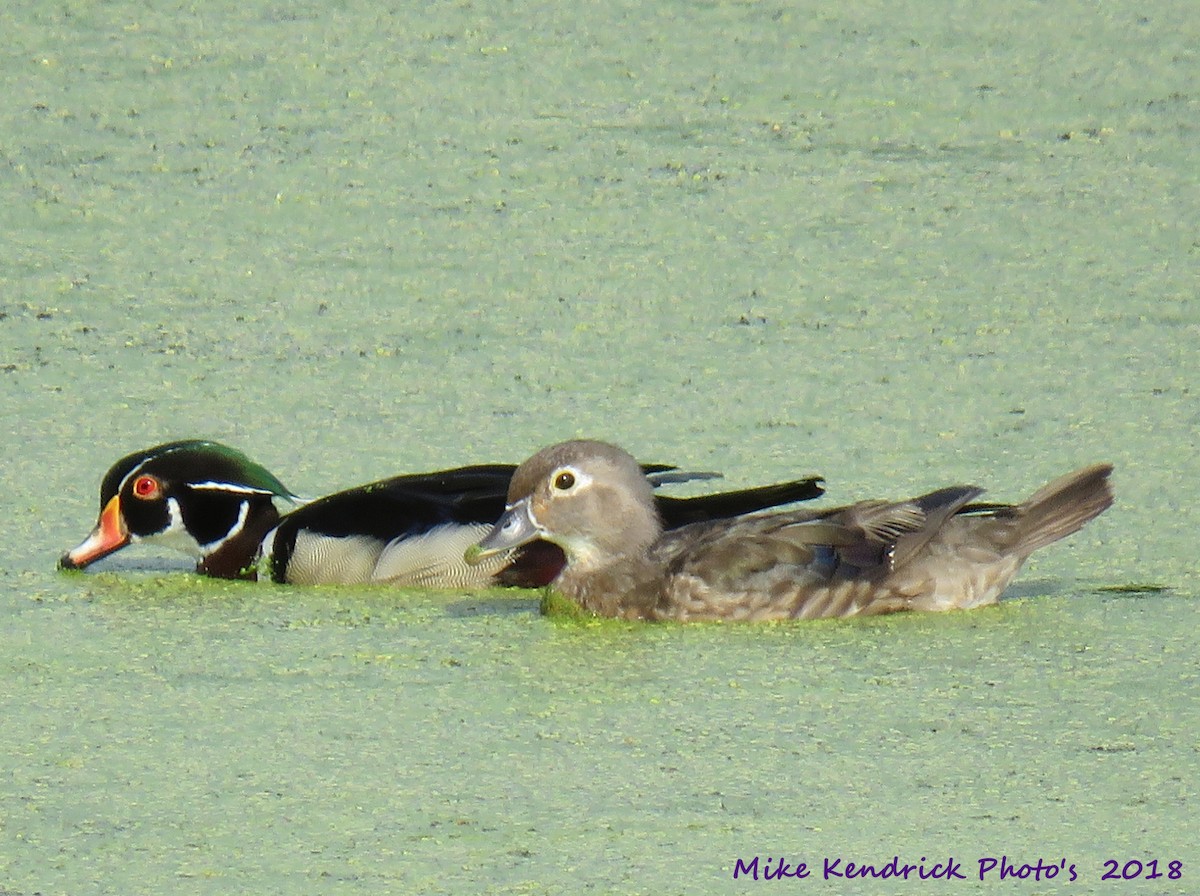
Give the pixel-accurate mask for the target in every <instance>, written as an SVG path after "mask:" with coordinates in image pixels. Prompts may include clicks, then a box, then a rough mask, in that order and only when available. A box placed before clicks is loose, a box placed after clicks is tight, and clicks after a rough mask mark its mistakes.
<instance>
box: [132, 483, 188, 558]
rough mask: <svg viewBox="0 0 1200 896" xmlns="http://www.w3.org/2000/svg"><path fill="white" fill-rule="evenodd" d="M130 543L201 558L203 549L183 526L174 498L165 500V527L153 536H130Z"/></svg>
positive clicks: (177, 504)
mask: <svg viewBox="0 0 1200 896" xmlns="http://www.w3.org/2000/svg"><path fill="white" fill-rule="evenodd" d="M129 540H130V541H133V542H140V543H142V544H160V545H162V546H163V547H165V548H170V549H171V550H174V551H181V552H183V553H184V554H188V555H189V556H192V557H196V558H202V557H203V556H204V554H205V549H204V548H202V547H201V546H200V544H199V543H198V542H197V541H196V539H194V538H192V536H191V535H190V534H189V533H188V530H187V529H186V528H185V527H184V525H183V514H181V513H180V512H179V502H178V501H176V500H175V499H174V498H168V499H167V527H166V528H165V529H163V530H162V531H161V532H155V533H154V534H153V535H131V536H130V537H129Z"/></svg>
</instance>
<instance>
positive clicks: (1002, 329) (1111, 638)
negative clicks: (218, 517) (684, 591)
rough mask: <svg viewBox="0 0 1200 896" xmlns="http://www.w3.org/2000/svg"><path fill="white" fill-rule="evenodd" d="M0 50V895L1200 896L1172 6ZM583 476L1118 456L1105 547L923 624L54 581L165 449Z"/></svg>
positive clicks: (92, 18) (1188, 118)
mask: <svg viewBox="0 0 1200 896" xmlns="http://www.w3.org/2000/svg"><path fill="white" fill-rule="evenodd" d="M0 33H4V34H5V40H6V49H7V52H6V53H5V54H4V55H3V57H2V59H0V78H2V79H3V80H2V86H3V88H4V95H5V102H4V103H3V104H0V116H2V117H0V152H2V154H3V160H4V166H3V168H0V172H2V176H0V191H2V193H0V198H2V201H0V233H2V235H3V239H2V240H0V258H2V259H3V264H0V289H2V292H0V411H2V412H3V419H4V421H5V424H6V427H5V434H4V440H5V441H4V452H3V461H2V462H0V476H2V477H3V478H2V480H0V482H2V484H3V491H4V494H5V496H6V501H5V508H6V511H7V520H8V525H7V527H6V529H5V533H6V537H5V539H4V540H3V542H4V543H3V546H2V547H0V642H2V645H3V646H2V649H0V663H2V670H0V711H2V713H3V715H2V716H0V718H3V720H4V725H3V727H2V729H0V730H2V733H0V745H2V747H3V755H4V756H5V757H6V764H5V774H4V775H3V776H0V810H2V811H0V892H4V893H12V894H34V893H40V894H82V893H114V894H115V893H120V894H130V893H163V892H171V893H221V894H228V893H285V894H291V893H296V894H301V893H311V892H317V891H319V892H335V893H372V894H377V893H432V894H438V893H462V892H473V893H483V894H573V893H579V892H612V893H630V894H633V893H647V894H649V893H654V894H663V893H688V894H691V893H723V892H747V891H750V890H753V889H757V888H758V887H767V886H775V887H776V888H788V889H791V890H801V889H805V890H809V891H818V892H822V893H830V894H833V893H843V892H862V893H876V892H877V893H901V892H914V893H915V892H923V891H925V890H928V889H932V888H940V889H943V890H945V891H947V892H961V893H973V892H979V893H991V892H994V893H1000V892H1018V893H1029V894H1034V893H1057V892H1064V893H1066V892H1070V893H1113V892H1125V891H1130V892H1154V893H1191V892H1194V891H1195V888H1196V879H1197V874H1200V855H1198V854H1197V850H1196V848H1195V846H1194V844H1195V842H1196V840H1197V837H1196V825H1195V818H1196V816H1197V805H1196V803H1197V796H1196V791H1195V782H1196V781H1197V780H1200V759H1198V756H1200V712H1198V710H1197V701H1196V693H1197V686H1198V676H1200V650H1198V649H1197V648H1196V645H1195V636H1194V633H1195V631H1196V623H1197V603H1196V600H1197V597H1198V596H1200V578H1198V576H1197V571H1196V561H1195V537H1194V531H1195V528H1196V511H1195V507H1196V506H1197V503H1198V501H1200V487H1198V486H1197V482H1198V481H1200V461H1197V459H1196V452H1195V450H1194V449H1195V442H1196V432H1197V427H1198V425H1200V402H1198V400H1197V395H1198V391H1197V390H1198V389H1200V384H1198V383H1197V370H1198V369H1200V368H1198V367H1197V364H1196V361H1195V346H1196V344H1197V340H1198V337H1200V311H1198V310H1197V305H1196V290H1197V285H1198V284H1200V259H1198V256H1197V251H1198V250H1197V231H1196V222H1197V220H1200V184H1198V180H1200V175H1198V173H1197V172H1200V167H1198V166H1197V165H1196V151H1195V146H1196V144H1197V137H1198V133H1197V130H1198V122H1200V114H1198V113H1200V108H1198V106H1197V103H1198V100H1197V96H1196V92H1195V90H1196V87H1195V85H1196V83H1197V73H1198V72H1200V60H1198V57H1197V50H1196V47H1197V46H1200V24H1198V20H1197V19H1196V16H1195V15H1194V11H1193V10H1192V9H1191V7H1190V6H1189V5H1188V4H1184V3H1173V2H1169V0H1163V2H1157V0H1156V2H1151V3H1148V4H1129V3H1116V4H1105V5H1104V6H1103V7H1097V6H1095V5H1093V4H1082V3H1065V4H1055V5H1051V6H1045V5H1039V6H1034V5H1030V4H1024V3H1015V2H1005V3H1001V4H999V5H992V6H989V7H987V8H986V9H973V10H970V11H968V10H966V9H963V8H959V6H957V5H954V4H940V3H903V4H900V5H895V4H891V5H887V4H860V5H857V6H855V7H853V8H849V9H836V10H835V9H834V8H833V7H829V8H825V7H824V6H822V5H819V4H755V3H712V4H683V3H661V4H655V5H645V4H631V3H615V4H604V5H596V4H558V5H554V4H526V3H517V4H510V5H505V6H496V5H487V4H474V3H469V2H463V3H440V4H428V5H415V4H413V5H411V8H408V7H405V6H400V7H391V8H385V7H381V6H380V5H379V4H366V3H354V2H351V3H345V4H337V5H333V6H326V5H322V4H308V5H304V4H301V5H292V6H279V5H271V4H259V3H249V4H241V5H232V4H231V5H224V4H221V3H210V4H204V5H201V6H195V5H193V6H189V5H168V4H153V5H150V6H147V5H145V4H133V3H124V2H114V3H108V4H65V5H63V4H59V5H49V6H48V5H45V4H32V3H23V4H17V5H10V6H9V7H8V8H7V9H6V10H5V11H4V12H3V13H0ZM577 435H586V436H592V437H599V438H606V439H610V440H613V441H617V442H620V443H621V444H623V445H625V446H626V447H628V448H630V449H631V450H633V451H635V452H636V453H637V454H638V455H639V456H640V457H642V458H644V459H646V460H657V461H669V462H674V463H678V464H681V465H683V466H685V467H689V468H692V469H719V470H722V471H723V472H724V473H725V475H726V480H725V484H726V485H728V486H729V487H740V486H747V485H752V484H755V483H760V482H764V481H768V480H775V479H781V478H790V477H793V476H796V475H806V474H813V473H819V474H822V475H824V476H825V477H826V479H827V485H828V489H829V500H832V501H837V502H843V501H849V500H855V499H860V498H866V497H885V496H890V497H896V496H904V495H909V494H915V493H919V492H921V491H926V490H929V489H931V488H935V487H938V486H941V485H945V484H951V483H958V482H974V483H978V484H979V485H982V486H985V487H987V488H988V489H989V497H992V498H994V499H996V500H1017V499H1021V498H1024V497H1026V496H1027V495H1028V494H1030V493H1031V492H1032V491H1033V490H1034V489H1035V488H1037V487H1038V486H1040V485H1041V484H1043V483H1044V482H1045V481H1047V480H1049V479H1050V478H1052V477H1054V476H1056V475H1058V474H1060V473H1063V472H1066V471H1067V470H1069V469H1072V468H1074V467H1077V466H1082V465H1083V464H1085V463H1090V462H1094V461H1098V460H1109V461H1111V462H1113V463H1114V464H1115V465H1116V474H1115V476H1114V482H1115V487H1116V490H1117V503H1116V505H1115V506H1114V507H1113V508H1112V510H1110V511H1109V512H1108V513H1106V514H1105V515H1104V516H1102V517H1101V518H1100V519H1098V520H1097V521H1095V522H1094V523H1092V524H1091V525H1089V526H1088V527H1087V528H1086V529H1085V530H1084V531H1082V532H1081V533H1079V534H1077V535H1076V536H1073V537H1072V538H1071V539H1069V540H1067V541H1065V542H1063V543H1060V544H1057V545H1055V546H1052V547H1051V548H1048V549H1046V550H1045V551H1043V552H1040V553H1039V554H1038V555H1036V556H1035V557H1034V558H1033V560H1031V562H1030V563H1029V565H1028V567H1027V568H1026V570H1025V572H1024V574H1023V575H1022V577H1021V578H1020V579H1019V580H1018V582H1017V584H1016V585H1015V586H1014V587H1013V588H1012V589H1010V592H1009V595H1008V599H1007V600H1006V601H1005V602H1004V603H1002V604H1001V605H1000V606H999V607H996V608H991V609H987V610H982V611H977V612H972V613H960V614H948V615H944V616H936V617H928V616H927V617H895V618H886V619H874V620H851V621H848V622H819V623H808V624H794V625H767V626H742V627H739V626H733V627H721V626H713V625H697V626H686V627H678V626H638V625H626V624H617V623H611V622H595V621H587V620H578V619H573V618H570V617H569V616H567V615H563V614H558V615H551V616H543V615H541V613H540V612H539V595H536V594H533V595H522V594H513V593H508V592H494V593H458V594H433V593H421V592H407V591H406V592H397V591H391V590H388V589H371V588H353V589H350V588H347V589H310V590H302V589H291V588H272V587H267V586H255V585H249V584H240V583H236V584H231V583H222V582H209V581H203V580H200V579H198V578H196V577H195V576H193V575H190V574H189V573H187V572H186V563H183V562H182V561H181V560H180V559H178V558H175V557H173V556H171V555H169V554H162V553H158V552H155V551H152V550H149V549H130V550H128V551H126V552H124V553H123V554H120V555H117V556H116V557H114V558H112V559H110V560H108V561H104V563H102V564H100V565H98V566H97V567H96V568H95V570H94V571H89V572H87V573H84V574H63V573H59V572H57V571H56V570H55V569H54V564H55V561H56V559H57V557H58V556H59V555H60V554H61V553H62V551H63V550H65V549H66V548H68V547H71V546H73V545H74V544H75V543H77V542H78V540H79V539H80V538H82V536H83V535H84V533H85V532H86V531H87V529H88V528H89V527H90V526H91V524H92V522H93V521H94V517H95V513H96V509H97V508H96V490H97V485H98V483H99V479H100V476H101V475H102V473H103V472H104V470H105V469H106V468H107V467H108V465H109V464H110V463H111V462H112V461H113V460H115V459H116V458H117V457H118V456H120V455H122V454H125V453H127V452H129V451H132V450H134V449H137V448H141V447H145V446H147V445H151V444H155V443H158V442H161V441H166V440H168V439H172V438H181V437H188V436H206V437H211V438H218V439H221V440H224V441H227V442H230V443H231V444H235V445H238V446H239V447H241V448H243V449H244V450H246V451H247V452H248V453H249V454H250V455H251V456H253V457H254V458H256V459H257V460H259V461H260V462H262V463H263V464H265V465H266V466H268V467H269V468H271V469H272V470H273V471H274V472H276V473H277V474H278V475H279V476H280V477H281V478H282V479H283V481H284V482H285V483H287V485H288V486H289V487H291V488H292V489H294V490H295V491H297V492H300V493H303V494H309V495H315V494H318V493H321V492H324V491H330V490H333V489H336V488H340V487H345V486H349V485H353V484H357V483H359V482H363V481H367V480H370V479H375V478H379V477H382V476H386V475H390V474H393V473H398V472H403V471H417V470H429V469H436V468H442V467H447V466H453V465H458V464H464V463H472V462H484V461H499V460H503V461H518V460H520V459H522V458H523V457H525V456H527V455H528V454H530V453H532V452H533V451H534V450H535V449H536V448H538V447H540V446H542V445H544V444H547V443H549V442H554V441H558V440H560V439H563V438H568V437H572V436H577ZM700 487H702V486H699V485H697V486H694V488H700ZM756 858H757V863H755V859H756ZM993 859H994V860H995V862H994V864H989V861H991V860H993ZM802 863H803V864H804V865H805V869H804V870H805V871H807V872H809V876H808V877H801V876H798V875H799V871H798V869H799V867H800V865H801V864H802ZM850 863H854V866H858V865H860V864H869V865H874V866H875V870H876V871H877V872H879V873H883V870H884V869H886V868H888V867H889V866H888V863H892V864H891V866H890V867H891V868H893V869H899V868H902V867H904V866H905V865H909V866H912V868H913V870H911V871H910V872H909V874H908V876H907V877H900V878H897V877H895V876H889V877H887V878H876V877H866V878H862V877H856V876H853V874H854V873H853V871H850V872H849V874H850V875H851V876H850V877H849V878H847V877H846V876H845V875H846V874H847V873H848V869H849V868H851V865H850ZM1172 863H1178V864H1172ZM935 867H940V869H941V870H940V871H939V872H937V874H935V873H934V871H933V869H935ZM949 868H953V869H955V870H957V871H959V872H960V873H961V875H962V879H959V878H958V877H956V876H954V875H947V869H949ZM922 869H923V870H924V871H925V872H927V873H928V874H929V875H930V877H929V879H926V880H922V879H921V870H922ZM1004 869H1008V870H1007V873H1004V876H1003V878H1002V876H1001V875H1002V873H1003V871H1004ZM981 870H982V871H984V874H983V878H982V879H980V872H981ZM754 872H757V874H758V880H757V882H756V881H755V879H754ZM781 874H786V877H783V878H782V879H781V878H780V875H781ZM735 875H736V879H735ZM839 875H841V876H839ZM939 875H940V876H939ZM1106 875H1107V876H1108V877H1109V878H1110V879H1107V880H1106V879H1105V877H1106ZM946 876H949V877H950V879H949V880H945V879H943V878H944V877H946ZM768 877H770V878H771V882H767V878H768ZM1112 878H1115V879H1112Z"/></svg>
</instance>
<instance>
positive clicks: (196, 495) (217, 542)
mask: <svg viewBox="0 0 1200 896" xmlns="http://www.w3.org/2000/svg"><path fill="white" fill-rule="evenodd" d="M515 469H516V467H515V466H513V465H506V464H489V465H480V466H471V467H460V468H457V469H452V470H443V471H441V472H437V473H418V474H411V475H405V476H397V477H394V478H392V479H386V480H383V481H380V482H374V483H371V484H369V485H364V486H360V487H358V488H353V489H349V490H348V491H343V492H338V493H336V494H333V495H329V496H328V497H325V498H320V499H318V500H316V501H311V502H304V501H303V500H302V499H300V498H298V497H296V495H294V494H293V493H292V492H291V491H290V490H288V489H287V488H286V487H285V486H284V485H283V483H281V482H280V481H279V479H277V478H276V477H275V476H273V475H272V474H271V473H270V472H268V471H267V470H266V469H265V468H263V467H262V466H260V465H259V464H256V463H255V462H254V461H252V460H250V458H248V457H247V456H246V455H244V454H243V453H242V452H240V451H238V450H236V449H234V448H230V447H228V446H226V445H222V444H220V443H218V442H210V441H203V440H188V441H181V442H169V443H167V444H164V445H158V446H155V447H154V448H148V449H146V450H144V451H138V452H135V453H133V454H130V455H129V456H128V457H123V458H121V459H120V460H119V461H117V462H116V463H115V464H114V465H113V467H112V469H110V470H109V471H108V473H107V474H106V475H105V477H104V480H103V481H102V483H101V485H100V518H99V521H98V522H97V524H96V528H95V529H94V530H93V531H92V533H91V534H90V535H89V536H88V537H87V538H86V539H85V540H84V541H83V543H82V544H80V545H79V546H78V547H76V548H75V549H74V550H72V551H69V552H68V553H66V554H65V555H63V557H62V559H61V560H59V566H60V567H61V568H63V569H82V568H83V567H86V566H88V565H89V564H91V563H94V562H95V561H97V560H99V559H100V558H102V557H106V556H108V555H109V554H111V553H113V552H114V551H117V550H119V549H121V548H123V547H124V546H125V545H127V544H130V543H134V542H147V543H157V544H162V545H167V546H170V547H172V548H176V549H178V550H182V551H184V552H186V553H188V554H191V555H192V556H194V557H197V558H198V564H197V571H198V572H200V573H202V574H204V575H208V576H214V577H219V578H248V579H254V578H261V579H269V580H272V581H275V582H288V583H292V584H299V585H309V584H360V583H367V582H388V583H392V584H396V585H403V586H413V587H427V588H468V587H486V586H489V585H511V586H520V587H539V586H541V585H545V584H547V583H548V582H550V581H551V580H552V579H553V578H554V577H555V576H556V575H557V574H558V572H559V570H560V569H561V568H562V564H563V554H562V551H561V550H560V549H559V548H557V547H555V546H554V545H551V544H549V543H547V542H537V541H535V542H532V543H530V544H529V545H528V546H525V547H523V548H522V549H520V550H514V551H511V552H507V553H506V552H499V553H497V554H494V555H493V557H492V558H491V559H490V560H489V561H488V562H487V563H483V564H479V565H475V566H471V565H468V564H467V563H465V562H464V561H463V552H464V551H465V550H466V548H467V547H468V546H469V545H470V544H472V543H473V542H475V541H477V540H478V539H479V538H480V537H481V536H483V535H484V534H485V533H486V532H487V531H488V530H489V529H490V528H491V524H492V523H493V522H494V521H495V520H496V519H497V518H499V516H500V515H501V514H502V513H503V512H504V506H505V495H506V493H507V491H508V485H509V481H510V480H511V479H512V474H513V471H514V470H515ZM643 473H645V474H646V475H643V478H646V476H647V475H648V476H649V479H647V482H650V481H653V482H655V483H657V484H666V483H674V482H682V481H687V480H690V479H697V478H711V477H712V476H713V475H715V474H706V473H686V472H679V471H677V470H675V468H673V467H666V466H663V465H648V466H647V467H645V468H642V467H639V475H642V474H643ZM822 492H823V489H822V488H821V485H820V479H819V478H809V479H802V480H797V481H794V482H785V483H780V484H777V485H767V486H762V487H760V488H752V489H745V490H741V491H731V492H719V493H716V494H709V495H701V496H698V497H691V498H675V497H667V496H657V497H655V498H654V499H653V500H654V502H655V503H656V506H657V507H658V513H660V514H661V517H662V519H663V520H664V521H665V524H666V525H667V526H680V525H684V524H687V523H692V522H695V521H697V520H707V519H712V518H715V517H725V516H733V515H736V514H741V513H746V512H749V511H754V510H761V509H763V508H766V507H773V506H777V505H780V504H787V503H791V502H793V501H802V500H807V499H810V498H814V497H817V496H818V495H820V494H822ZM277 503H279V504H283V505H290V506H292V507H294V508H295V509H292V510H290V512H287V513H285V514H284V515H282V516H281V515H280V513H279V509H278V508H277V506H276V505H277ZM284 509H285V510H287V509H288V508H287V507H286V506H285V507H284Z"/></svg>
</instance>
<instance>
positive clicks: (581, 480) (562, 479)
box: [550, 467, 592, 492]
mask: <svg viewBox="0 0 1200 896" xmlns="http://www.w3.org/2000/svg"><path fill="white" fill-rule="evenodd" d="M591 481H592V478H591V477H590V476H588V475H587V474H586V473H583V472H580V471H579V470H577V469H575V468H574V467H560V468H559V469H557V470H555V471H554V473H553V474H552V475H551V476H550V484H551V486H552V487H553V490H554V491H556V492H572V491H576V490H577V489H580V488H582V487H583V486H585V485H590V484H591Z"/></svg>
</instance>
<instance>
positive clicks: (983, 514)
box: [471, 441, 1112, 621]
mask: <svg viewBox="0 0 1200 896" xmlns="http://www.w3.org/2000/svg"><path fill="white" fill-rule="evenodd" d="M1111 472H1112V467H1111V466H1109V465H1107V464H1097V465H1095V466H1091V467H1086V468H1084V469H1081V470H1078V471H1076V472H1074V473H1070V474H1068V475H1066V476H1063V477H1061V478H1059V479H1056V480H1055V481H1054V482H1051V483H1050V484H1048V485H1046V486H1045V487H1044V488H1042V489H1040V490H1039V491H1038V492H1037V493H1036V494H1034V495H1033V496H1032V497H1031V498H1030V499H1029V500H1028V501H1026V502H1024V503H1023V504H1019V505H1012V506H1010V505H972V504H970V503H969V502H971V501H973V500H974V499H976V498H977V497H978V496H979V495H980V494H982V489H979V488H976V487H973V486H954V487H951V488H945V489H940V490H938V491H935V492H931V493H929V494H927V495H922V496H921V497H918V498H912V499H910V500H907V501H900V502H884V501H867V502H862V503H858V504H852V505H849V506H846V507H839V508H833V509H829V510H823V511H822V510H810V509H805V510H796V511H791V512H783V513H758V514H751V515H746V516H741V517H736V518H734V519H731V520H719V521H713V522H705V523H697V524H693V525H690V526H685V527H683V528H680V529H676V530H673V531H671V532H667V533H665V534H664V533H663V532H662V528H661V526H660V524H659V521H658V518H657V515H656V513H655V510H654V505H653V502H652V501H651V500H650V499H649V496H650V489H649V486H648V485H647V484H645V477H644V476H643V475H642V474H641V471H640V470H639V469H638V467H637V464H636V462H635V461H633V458H632V457H630V456H629V455H627V454H626V453H625V452H624V451H622V450H621V449H619V448H616V447H615V446H611V445H607V444H605V443H602V442H590V441H576V442H567V443H563V444H562V445H557V446H554V447H552V448H548V449H546V450H544V451H542V452H539V454H537V455H535V456H534V457H533V458H531V459H530V460H529V461H526V463H525V464H523V465H522V466H521V467H520V468H519V469H518V471H517V474H516V475H515V476H514V477H513V483H512V487H511V488H510V491H509V509H508V511H506V513H505V516H504V518H502V519H501V521H500V523H498V524H497V526H496V528H495V529H493V531H492V533H491V534H489V536H488V537H487V538H485V539H484V540H483V541H482V542H481V543H480V549H479V550H476V551H474V552H473V553H472V554H471V556H472V558H473V559H477V558H478V557H479V556H480V555H482V556H487V555H488V554H489V553H490V552H493V551H496V550H506V549H509V548H511V547H512V546H513V545H514V544H517V543H520V539H521V538H525V537H530V538H543V539H546V540H548V541H551V542H554V543H555V544H558V545H559V546H560V547H561V548H562V549H563V551H564V552H565V554H566V556H567V565H566V568H565V569H564V570H563V572H562V573H561V574H560V576H559V577H558V579H557V580H556V581H555V583H554V587H555V588H556V589H558V590H559V591H561V592H562V593H563V594H564V595H565V596H567V597H569V598H570V599H572V600H574V601H575V602H576V603H578V604H579V605H580V606H582V607H583V608H585V609H587V610H590V611H592V612H594V613H597V614H599V615H602V616H614V617H622V618H628V619H650V620H667V619H669V620H676V621H694V620H724V621H763V620H772V619H794V618H799V619H814V618H819V617H836V616H854V615H860V614H861V615H872V614H879V613H893V612H897V611H903V610H918V611H941V610H954V609H968V608H972V607H980V606H985V605H987V604H992V603H995V602H996V601H997V600H998V599H999V597H1000V594H1001V593H1002V592H1003V591H1004V589H1005V587H1007V585H1008V584H1009V582H1010V581H1011V580H1012V578H1013V576H1015V575H1016V573H1017V571H1018V570H1019V569H1020V567H1021V565H1022V564H1023V563H1024V562H1025V560H1026V559H1027V558H1028V557H1029V555H1030V554H1032V553H1033V552H1034V551H1035V550H1037V549H1038V548H1040V547H1043V546H1045V545H1048V544H1050V543H1051V542H1054V541H1057V540H1058V539H1060V538H1064V537H1065V536H1067V535H1070V534H1071V533H1072V532H1075V531H1077V530H1078V529H1079V528H1080V527H1081V526H1083V525H1084V524H1085V523H1087V522H1088V521H1089V520H1091V519H1092V518H1094V517H1095V516H1097V515H1098V514H1100V513H1101V512H1103V511H1104V510H1105V509H1106V508H1107V507H1109V506H1110V505H1111V503H1112V492H1111V490H1110V488H1109V483H1108V477H1109V474H1110V473H1111Z"/></svg>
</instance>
